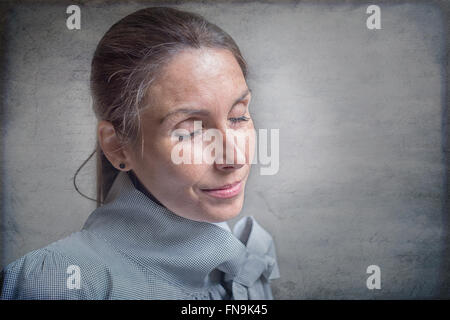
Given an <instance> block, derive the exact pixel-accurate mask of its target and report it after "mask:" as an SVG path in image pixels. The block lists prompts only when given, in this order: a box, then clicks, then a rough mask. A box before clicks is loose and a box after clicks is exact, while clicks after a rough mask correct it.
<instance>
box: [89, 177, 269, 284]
mask: <svg viewBox="0 0 450 320" xmlns="http://www.w3.org/2000/svg"><path fill="white" fill-rule="evenodd" d="M245 221H247V222H248V221H251V222H254V223H246V222H245ZM236 225H237V228H235V230H234V233H235V234H233V233H232V232H230V231H229V229H228V230H226V228H224V226H223V225H222V226H219V225H217V224H213V223H208V222H198V221H194V220H190V219H187V218H184V217H181V216H178V215H176V214H175V213H173V212H171V211H170V210H168V209H167V208H165V207H163V206H160V205H158V204H156V203H155V202H153V201H152V200H151V199H150V198H149V197H147V196H146V195H145V194H143V193H142V192H141V191H139V190H138V189H136V188H135V187H134V185H133V183H132V182H131V180H130V178H129V176H128V175H127V174H126V173H125V172H120V173H119V174H118V175H117V177H116V178H115V180H114V183H113V185H112V187H111V189H110V191H109V193H108V195H107V197H106V199H105V204H104V205H103V206H101V207H99V208H97V209H96V210H94V212H93V213H92V214H91V215H90V216H89V218H88V220H87V221H86V223H85V225H84V227H83V229H86V230H88V231H90V232H93V233H95V234H97V235H98V236H99V237H101V238H103V239H104V240H105V241H107V242H108V243H110V244H111V245H112V246H113V247H114V248H115V249H117V250H118V251H120V252H121V253H122V254H124V255H125V256H127V257H128V258H129V259H130V260H132V261H134V263H136V264H138V265H139V266H140V267H142V268H144V269H147V270H149V271H152V272H154V273H156V274H158V275H159V276H161V277H163V278H165V279H166V280H168V281H170V282H172V283H176V284H179V285H181V286H190V287H192V288H201V287H203V286H204V285H205V283H206V281H207V277H208V275H209V273H210V272H211V271H212V270H214V269H216V268H217V267H218V266H219V265H223V264H224V263H226V264H227V265H230V266H232V267H230V268H231V269H233V268H234V269H238V268H239V265H240V264H242V261H243V260H244V259H245V257H246V254H247V249H248V248H247V246H249V245H251V246H253V247H255V248H256V249H258V248H257V247H258V242H259V240H258V239H261V240H262V241H270V244H272V238H271V237H270V235H269V234H268V233H267V232H266V231H265V230H264V229H263V228H262V227H260V226H259V225H258V224H257V223H256V221H254V218H253V217H244V218H243V219H241V221H239V222H238V223H237V224H236ZM243 225H249V226H250V230H247V229H248V228H242V227H239V226H243ZM239 228H240V229H241V230H238V229H239ZM241 239H242V240H243V241H242V240H241ZM246 245H247V246H246ZM259 246H260V247H261V248H259V249H258V250H260V251H261V250H262V251H264V249H263V248H262V246H263V247H267V246H265V245H263V244H260V245H259ZM277 272H278V271H276V273H277Z"/></svg>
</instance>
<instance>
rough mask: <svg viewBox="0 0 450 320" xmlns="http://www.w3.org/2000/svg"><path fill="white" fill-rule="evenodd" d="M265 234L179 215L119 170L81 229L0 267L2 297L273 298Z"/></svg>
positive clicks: (249, 225) (273, 267) (246, 225)
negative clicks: (134, 183) (158, 201)
mask: <svg viewBox="0 0 450 320" xmlns="http://www.w3.org/2000/svg"><path fill="white" fill-rule="evenodd" d="M278 277H279V269H278V265H277V261H276V255H275V247H274V244H273V241H272V237H271V236H270V234H269V233H268V232H267V231H265V230H264V229H263V228H262V227H261V226H260V225H259V224H258V223H257V222H256V221H255V219H254V218H253V217H244V218H242V219H241V220H239V221H238V222H237V223H236V225H235V227H234V228H233V232H231V231H230V230H229V229H228V230H227V226H225V227H224V225H217V224H212V223H208V222H197V221H194V220H190V219H186V218H183V217H180V216H178V215H176V214H174V213H173V212H171V211H169V210H168V209H166V208H165V207H163V206H160V205H158V204H156V203H155V202H154V201H152V200H151V199H150V198H149V197H147V196H146V195H144V194H143V193H142V192H141V191H139V190H138V189H136V188H135V186H134V185H133V183H132V182H131V180H130V178H129V176H128V175H127V174H126V173H124V172H120V173H119V174H118V175H117V177H116V179H115V180H114V183H113V185H112V187H111V189H110V192H109V193H108V197H107V198H106V201H105V204H104V205H103V206H101V207H99V208H97V209H96V210H94V211H93V212H92V214H91V215H90V216H89V218H88V220H87V221H86V223H85V225H84V227H83V228H82V230H81V231H79V232H76V233H73V234H72V235H70V236H69V237H67V238H64V239H61V240H59V241H56V242H54V243H52V244H50V245H48V246H47V247H44V248H42V249H38V250H35V251H32V252H30V253H28V254H26V255H25V256H23V257H22V258H20V259H18V260H16V261H14V262H12V263H11V264H9V265H8V266H6V267H5V269H4V270H2V275H1V291H0V292H1V295H0V297H1V299H235V300H240V299H273V296H272V292H271V288H270V280H271V279H274V278H278Z"/></svg>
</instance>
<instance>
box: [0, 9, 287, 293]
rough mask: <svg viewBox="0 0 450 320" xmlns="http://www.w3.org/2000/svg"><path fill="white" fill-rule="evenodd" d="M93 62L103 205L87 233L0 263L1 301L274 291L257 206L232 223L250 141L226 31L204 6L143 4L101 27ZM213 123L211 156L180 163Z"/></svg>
mask: <svg viewBox="0 0 450 320" xmlns="http://www.w3.org/2000/svg"><path fill="white" fill-rule="evenodd" d="M91 72H92V73H91V92H92V96H93V101H94V111H95V114H96V116H97V119H98V127H97V138H98V139H97V141H98V143H97V150H96V151H97V155H98V158H97V162H98V167H97V168H98V177H97V178H98V179H97V185H98V188H97V191H98V192H97V203H98V208H97V209H96V210H95V211H94V212H93V213H92V214H91V215H90V217H89V218H88V220H87V222H86V224H85V225H84V227H83V229H82V230H81V231H79V232H76V233H74V234H72V235H71V236H69V237H67V238H65V239H62V240H59V241H57V242H55V243H52V244H50V245H49V246H47V247H45V248H42V249H39V250H36V251H33V252H30V253H29V254H27V255H25V256H24V257H22V258H20V259H19V260H17V261H15V262H13V263H11V264H10V265H8V266H7V267H6V268H5V270H4V271H3V286H2V291H1V294H2V295H1V297H2V299H272V298H273V297H272V293H271V289H270V283H269V281H270V279H272V278H276V277H278V276H279V275H278V274H279V272H278V267H277V264H276V258H275V249H274V245H273V242H272V238H271V236H270V235H269V234H268V233H267V232H266V231H265V230H264V229H263V228H262V227H260V226H259V225H258V224H257V223H256V221H255V220H254V218H252V217H247V218H243V219H241V220H240V221H238V222H237V223H236V225H235V228H234V230H233V232H231V231H230V230H229V228H228V225H227V223H226V221H227V220H229V219H231V218H233V217H235V216H237V215H238V214H239V212H240V211H241V208H242V205H243V200H244V188H245V184H246V180H247V178H248V175H249V170H250V163H251V161H252V156H253V155H252V152H250V151H249V150H253V149H252V147H253V146H254V140H255V130H254V126H253V122H252V120H251V117H250V113H249V109H248V107H249V103H250V99H251V92H250V90H249V88H248V86H247V83H246V80H245V77H246V74H247V67H246V64H245V61H244V59H243V57H242V55H241V53H240V51H239V48H238V47H237V45H236V44H235V42H234V41H233V39H232V38H231V37H230V36H229V35H228V34H226V33H225V32H224V31H222V30H221V29H220V28H218V27H217V26H215V25H213V24H211V23H209V22H207V21H206V20H204V19H203V18H202V17H200V16H198V15H195V14H192V13H188V12H183V11H179V10H175V9H170V8H162V7H155V8H148V9H143V10H140V11H137V12H135V13H133V14H131V15H129V16H127V17H125V18H124V19H122V20H121V21H119V22H118V23H116V24H115V25H113V26H112V27H111V28H110V30H109V31H108V32H107V33H106V34H105V35H104V37H103V38H102V39H101V41H100V43H99V44H98V47H97V49H96V51H95V54H94V58H93V61H92V70H91ZM198 125H200V127H198ZM199 128H200V129H199ZM208 130H215V131H214V132H215V133H220V134H221V136H220V137H219V136H216V139H214V141H215V142H216V143H215V146H216V147H217V149H215V150H214V152H213V153H211V155H212V157H213V161H209V162H207V161H201V162H197V163H195V162H194V163H192V162H189V161H183V162H181V163H180V162H179V161H175V159H174V157H177V156H180V155H182V156H183V157H184V156H187V155H191V151H192V150H194V149H196V150H199V149H198V147H199V145H200V148H201V149H200V150H202V151H204V149H206V148H208V145H209V146H210V145H211V144H212V143H213V142H212V140H213V139H211V140H207V139H205V140H207V141H210V142H209V143H207V144H206V145H205V144H203V140H202V138H204V137H205V135H206V132H208ZM229 132H232V133H235V134H240V135H243V136H245V137H246V142H248V144H249V147H248V148H247V147H245V148H242V145H239V144H238V143H236V142H235V139H234V137H233V136H231V138H230V136H229V135H228V133H229ZM199 138H200V139H199ZM219 138H220V139H219ZM217 142H219V143H217ZM180 146H181V147H180ZM191 147H192V148H191ZM174 150H176V152H174ZM192 153H195V152H192ZM230 154H232V155H233V156H232V157H231V161H229V160H230ZM239 155H241V156H243V158H244V161H238V160H237V158H238V156H239ZM241 158H242V157H241Z"/></svg>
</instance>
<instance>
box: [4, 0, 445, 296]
mask: <svg viewBox="0 0 450 320" xmlns="http://www.w3.org/2000/svg"><path fill="white" fill-rule="evenodd" d="M379 3H380V7H381V10H382V11H381V22H382V29H381V30H368V29H367V28H366V19H367V17H368V15H367V14H366V12H365V11H366V8H367V4H362V3H361V2H359V1H354V2H350V1H330V2H327V3H325V2H321V3H309V2H300V3H296V2H286V3H259V2H249V3H240V4H238V3H226V2H225V3H221V4H205V3H195V2H189V3H181V4H179V5H177V6H176V7H178V8H182V9H187V10H192V11H195V12H198V13H200V14H203V15H204V16H205V17H206V18H207V19H209V20H210V21H212V22H214V23H216V24H218V25H219V26H221V27H223V29H225V30H226V31H227V32H229V33H230V34H231V35H232V36H233V37H234V38H235V40H236V41H237V43H238V44H239V45H240V47H241V49H242V51H243V53H244V55H245V56H246V58H247V60H248V62H249V64H250V73H251V74H250V79H249V85H250V86H251V87H252V88H253V91H254V99H253V102H252V109H253V116H254V118H255V121H256V123H257V125H258V127H260V128H269V129H270V128H279V129H280V170H279V173H278V174H277V175H274V176H261V175H259V170H258V166H255V168H254V170H253V172H252V175H251V177H250V181H249V184H248V188H247V194H246V203H245V207H244V211H243V212H242V214H243V215H244V214H245V215H254V216H255V217H256V218H257V220H258V221H259V222H260V224H262V225H263V226H264V227H265V228H266V229H268V230H269V231H270V232H271V233H272V234H273V236H274V239H275V241H276V245H277V249H278V258H279V263H280V271H281V275H282V277H281V278H280V279H278V280H276V281H274V282H273V288H274V295H275V297H276V298H278V299H304V298H306V299H330V298H331V299H333V298H337V299H354V298H360V299H378V298H386V299H390V298H406V299H410V298H438V297H441V298H443V297H450V294H449V291H448V288H449V279H450V278H449V276H447V273H446V272H447V271H448V266H449V263H448V262H449V260H448V253H449V252H448V249H449V247H448V240H449V226H448V207H446V199H448V193H447V189H446V186H447V180H446V179H445V176H446V174H445V173H446V170H447V169H448V168H447V167H446V162H447V164H448V159H447V158H446V157H445V154H444V149H445V148H446V145H445V144H446V143H447V140H446V133H448V131H447V128H446V127H445V126H444V124H445V123H446V121H447V119H448V118H446V117H447V114H446V113H445V105H446V103H445V101H446V99H447V98H446V97H447V96H446V89H447V87H446V86H447V85H446V70H445V69H444V67H445V65H446V61H445V60H444V59H445V53H446V47H445V45H446V41H447V39H446V38H445V37H446V34H445V32H444V30H445V28H448V26H447V25H446V23H447V20H448V18H446V17H445V15H444V11H443V9H442V6H440V5H439V4H433V5H431V4H428V3H423V2H414V3H411V4H408V3H403V2H395V3H390V2H379ZM440 3H444V4H445V3H446V1H443V2H440ZM69 4H72V3H64V2H63V3H62V4H61V3H59V4H52V3H49V4H45V3H40V4H34V3H33V2H21V4H20V5H19V4H17V5H3V7H2V8H3V9H2V11H1V12H2V17H1V20H0V21H3V31H2V42H1V56H2V65H1V72H0V79H1V80H0V81H1V83H0V90H1V91H0V94H1V101H0V105H1V107H2V109H1V151H0V152H1V168H0V169H1V175H0V179H1V237H0V241H1V262H2V264H3V265H5V264H7V263H9V262H11V261H13V260H15V259H17V258H18V257H19V256H21V255H23V254H25V253H26V252H28V251H30V250H33V249H37V248H40V247H42V246H45V245H47V244H48V243H50V242H52V241H55V240H57V239H59V238H61V237H64V236H66V235H68V234H70V233H72V232H74V231H77V230H79V228H80V227H81V226H82V224H83V222H84V221H85V219H86V218H87V216H88V215H89V213H90V212H91V211H92V210H93V209H94V208H95V203H93V202H90V201H88V200H86V199H84V198H82V197H80V196H79V194H78V193H76V192H75V190H74V188H73V184H72V177H73V174H74V172H75V170H76V169H77V168H78V167H79V166H80V164H81V163H82V162H83V161H84V160H85V159H86V158H87V156H88V155H89V154H90V152H91V151H92V150H93V148H94V143H95V123H96V120H95V117H94V114H93V112H92V111H91V98H90V97H89V95H88V77H89V71H90V70H89V67H90V59H91V56H92V54H93V51H94V49H95V46H96V44H97V42H98V41H99V39H100V38H101V36H102V35H103V33H104V32H105V31H106V30H107V29H108V28H109V26H111V25H112V24H113V23H114V22H116V21H117V20H119V19H120V18H122V17H123V16H125V15H126V14H128V13H131V12H133V11H135V10H137V9H139V8H142V7H145V6H148V5H149V4H148V3H147V4H146V3H141V2H137V3H136V2H132V3H129V4H128V3H121V4H110V3H109V4H106V3H103V2H102V1H93V2H86V3H85V2H83V3H82V4H81V5H80V7H81V10H82V11H81V14H82V25H81V30H78V31H70V30H68V29H67V28H66V26H65V20H66V18H67V14H66V12H65V9H66V7H67V5H69ZM150 5H151V3H150ZM94 177H95V164H94V161H91V162H89V164H88V165H87V167H85V168H84V169H83V171H82V172H81V173H80V175H79V176H78V178H77V181H78V183H79V185H80V187H81V189H82V191H83V192H84V193H86V194H89V195H91V196H94V192H95V188H94V186H95V179H94ZM372 264H376V265H378V266H380V268H381V279H382V288H381V290H368V289H367V287H366V278H367V277H368V275H367V274H366V268H367V266H369V265H372Z"/></svg>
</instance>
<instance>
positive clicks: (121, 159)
mask: <svg viewBox="0 0 450 320" xmlns="http://www.w3.org/2000/svg"><path fill="white" fill-rule="evenodd" d="M97 136H98V142H99V144H100V147H101V148H102V150H103V153H104V154H105V156H106V158H107V159H108V160H109V162H111V164H112V165H113V166H114V167H115V168H116V169H117V170H121V171H128V170H131V169H132V165H131V164H132V161H131V156H130V154H129V153H128V152H127V150H126V149H125V148H124V147H122V146H121V144H120V140H119V137H118V136H117V134H116V130H115V129H114V126H113V125H112V124H111V122H109V121H105V120H100V121H99V122H98V124H97ZM121 163H123V164H124V165H125V167H124V168H120V167H119V165H120V164H121Z"/></svg>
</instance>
